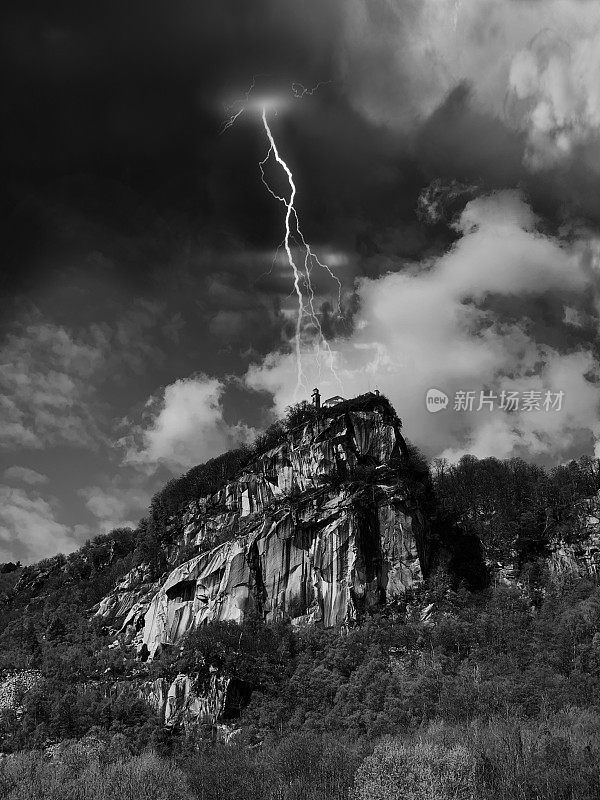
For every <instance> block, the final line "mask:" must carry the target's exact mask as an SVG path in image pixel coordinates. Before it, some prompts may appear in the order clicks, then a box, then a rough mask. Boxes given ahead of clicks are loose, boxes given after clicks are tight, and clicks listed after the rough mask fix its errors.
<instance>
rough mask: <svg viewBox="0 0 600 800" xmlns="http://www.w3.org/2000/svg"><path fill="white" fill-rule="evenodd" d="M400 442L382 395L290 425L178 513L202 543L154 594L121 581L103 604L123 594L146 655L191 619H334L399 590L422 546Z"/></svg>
mask: <svg viewBox="0 0 600 800" xmlns="http://www.w3.org/2000/svg"><path fill="white" fill-rule="evenodd" d="M373 397H375V396H373ZM405 448H406V445H405V444H404V441H403V439H402V436H401V433H400V425H399V421H398V419H397V417H396V416H395V414H394V413H393V411H392V410H391V408H390V407H389V405H388V404H387V403H384V402H383V401H382V402H381V403H380V404H378V403H377V402H376V401H375V403H373V402H371V404H370V407H369V408H368V410H350V411H348V410H344V411H342V412H341V413H335V408H334V409H332V410H331V412H330V413H329V414H328V416H326V417H325V416H320V417H318V418H316V419H314V420H313V421H311V422H308V423H306V424H304V425H303V426H301V427H300V428H298V429H294V430H293V431H292V432H290V433H289V434H288V435H287V436H286V437H285V439H284V440H283V441H282V442H281V444H280V445H279V446H278V447H276V448H274V449H272V450H270V451H269V452H267V453H265V454H264V455H262V456H261V457H260V458H258V459H257V460H256V461H255V462H254V463H253V464H252V465H251V466H250V468H249V469H248V470H247V471H246V472H244V473H243V474H241V475H240V476H239V477H238V478H237V480H234V481H232V482H230V483H228V484H226V485H224V486H223V487H222V488H221V490H220V491H219V492H217V493H216V494H214V495H212V496H209V497H201V498H198V499H197V500H196V501H194V502H192V503H191V504H190V505H189V506H188V507H187V508H186V509H185V510H184V511H183V513H182V519H181V523H182V528H183V531H184V539H185V541H186V543H188V544H189V543H194V544H195V545H196V546H197V547H198V548H199V549H202V550H203V552H201V553H199V554H198V555H197V556H195V557H193V558H191V559H190V560H189V561H187V562H186V563H184V564H181V565H180V566H178V567H177V568H176V569H174V570H173V571H172V572H171V573H170V574H169V575H168V576H167V578H166V580H165V581H164V582H163V583H162V585H161V586H160V587H159V588H158V591H156V593H155V594H154V596H153V597H152V598H151V600H150V601H149V602H148V601H147V599H146V598H143V599H141V600H140V599H139V598H138V599H137V600H136V603H131V600H132V598H131V597H129V596H127V591H128V590H127V587H125V586H122V587H121V589H120V592H118V593H117V594H118V598H116V599H115V598H113V599H109V598H107V599H106V600H105V601H104V602H105V607H106V608H108V607H110V606H111V604H113V605H114V604H115V603H126V604H129V606H130V607H129V611H128V613H127V615H126V618H127V619H128V620H129V622H131V621H132V619H133V617H136V615H137V618H138V622H137V623H136V625H135V627H136V628H139V631H140V632H139V633H138V635H137V644H138V646H139V647H140V648H141V650H142V653H143V655H144V656H146V655H150V656H152V655H153V654H154V653H155V652H156V650H157V648H159V647H161V646H163V645H170V644H174V643H175V642H177V641H178V640H179V639H180V638H181V637H182V636H183V635H184V634H185V633H186V632H187V631H189V630H190V629H192V628H194V627H196V626H199V625H202V624H205V623H209V622H213V621H217V620H224V621H235V622H239V621H241V620H242V619H243V618H244V615H245V614H247V613H248V612H249V611H250V610H251V609H252V610H253V611H254V612H255V613H258V614H259V615H261V616H262V617H263V618H264V619H265V620H266V621H276V620H280V619H283V618H290V619H291V620H292V622H293V623H295V624H303V623H310V622H316V621H320V622H322V624H324V625H326V626H334V625H340V624H343V623H345V622H348V621H349V620H352V619H355V618H356V617H357V615H359V614H360V612H361V611H363V610H367V609H369V608H372V607H374V606H377V605H379V604H382V603H385V602H387V601H389V600H392V599H394V598H398V597H401V596H402V595H403V594H404V593H405V592H406V590H407V589H409V588H410V587H413V586H414V585H415V584H417V583H419V582H420V581H422V580H423V578H424V576H425V573H426V570H427V564H428V547H429V541H428V536H429V532H428V523H427V521H426V516H425V514H424V511H423V508H422V503H421V500H420V498H419V486H418V484H415V482H414V480H410V479H409V477H408V476H405V477H401V476H402V475H403V473H402V464H403V459H404V458H405V455H403V454H405V452H406V449H405ZM421 489H422V487H421ZM211 545H212V546H211ZM142 608H145V609H147V610H145V612H144V613H143V630H141V624H142V622H141V620H142V616H141V614H142V611H141V609H142ZM124 624H125V623H124Z"/></svg>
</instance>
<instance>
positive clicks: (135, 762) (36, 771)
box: [0, 743, 191, 800]
mask: <svg viewBox="0 0 600 800" xmlns="http://www.w3.org/2000/svg"><path fill="white" fill-rule="evenodd" d="M0 797H4V798H6V800H117V799H118V800H166V798H168V800H190V797H191V791H190V787H189V784H188V782H187V779H186V778H185V775H184V774H183V772H182V771H181V770H180V769H179V768H178V767H177V766H176V765H175V764H174V763H173V762H171V761H167V760H166V759H162V758H160V757H159V756H157V755H156V754H155V753H151V752H148V753H144V754H143V755H141V756H133V757H130V758H127V759H119V760H117V761H115V762H113V763H109V764H101V762H100V759H99V758H98V757H94V756H91V757H90V756H89V754H85V752H84V751H83V750H82V748H81V746H80V745H79V744H78V743H74V744H73V745H72V746H70V747H68V748H65V749H63V752H62V753H61V754H60V756H59V757H57V758H54V759H52V760H48V759H46V758H44V756H43V755H42V754H41V753H38V752H30V753H19V754H17V755H13V756H9V757H7V758H6V759H4V761H2V762H0Z"/></svg>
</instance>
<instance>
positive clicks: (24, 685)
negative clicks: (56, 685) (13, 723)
mask: <svg viewBox="0 0 600 800" xmlns="http://www.w3.org/2000/svg"><path fill="white" fill-rule="evenodd" d="M43 683H44V676H43V675H42V673H41V672H39V671H38V670H35V669H24V670H20V671H19V672H13V673H11V674H9V675H7V676H6V677H5V678H4V680H3V681H1V682H0V713H2V712H6V711H13V712H16V713H17V715H18V714H19V712H20V711H21V709H22V705H23V702H24V700H25V697H26V695H27V693H28V692H30V691H32V690H33V689H37V688H39V687H40V686H42V685H43Z"/></svg>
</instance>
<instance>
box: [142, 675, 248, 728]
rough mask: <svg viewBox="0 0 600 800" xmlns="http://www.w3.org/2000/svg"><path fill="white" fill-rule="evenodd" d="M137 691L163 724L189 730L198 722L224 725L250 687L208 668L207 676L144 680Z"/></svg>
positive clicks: (238, 709)
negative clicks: (204, 677) (145, 681)
mask: <svg viewBox="0 0 600 800" xmlns="http://www.w3.org/2000/svg"><path fill="white" fill-rule="evenodd" d="M139 694H140V697H142V698H143V699H144V700H145V701H146V702H147V703H148V705H149V706H150V707H151V708H153V709H154V710H155V711H156V713H157V714H158V715H159V716H160V718H161V719H162V721H163V723H164V725H165V727H167V728H183V729H184V730H189V729H190V728H192V727H195V726H197V725H199V724H200V725H201V724H210V725H219V724H220V725H223V724H225V723H226V722H227V721H229V720H233V719H236V718H237V717H238V716H239V714H240V709H241V708H242V707H243V706H244V705H245V704H246V702H247V699H248V697H249V694H250V691H249V687H247V686H246V685H245V684H244V683H243V682H242V681H239V680H237V679H236V678H232V677H230V676H224V675H220V674H219V673H218V671H217V670H216V669H214V668H211V669H210V671H209V677H208V679H205V680H202V678H201V677H200V676H199V675H187V674H184V673H182V674H180V675H177V677H176V678H175V679H174V680H173V681H171V682H169V681H167V680H165V679H164V678H157V679H156V680H154V681H149V682H147V683H144V684H143V685H142V686H141V687H140V689H139Z"/></svg>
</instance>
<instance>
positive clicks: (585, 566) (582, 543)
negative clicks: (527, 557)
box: [548, 492, 600, 580]
mask: <svg viewBox="0 0 600 800" xmlns="http://www.w3.org/2000/svg"><path fill="white" fill-rule="evenodd" d="M576 511H577V518H578V525H577V526H576V527H575V529H574V530H573V532H572V535H571V536H570V537H569V539H565V538H555V539H554V540H553V541H552V543H551V547H550V557H549V559H548V565H549V569H550V572H551V574H554V575H562V574H567V573H568V574H571V575H576V576H578V577H586V578H591V579H593V580H598V577H599V576H600V492H599V493H598V494H597V495H595V496H594V497H589V498H586V499H585V500H583V501H581V502H580V503H579V507H578V508H577V509H576Z"/></svg>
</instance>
